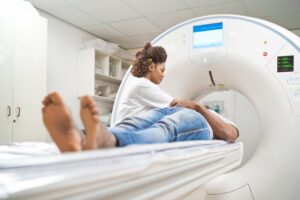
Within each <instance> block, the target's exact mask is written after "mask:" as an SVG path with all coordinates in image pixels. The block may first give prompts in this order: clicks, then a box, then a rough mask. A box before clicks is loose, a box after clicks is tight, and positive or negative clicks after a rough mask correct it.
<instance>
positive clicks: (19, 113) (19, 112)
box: [17, 107, 21, 117]
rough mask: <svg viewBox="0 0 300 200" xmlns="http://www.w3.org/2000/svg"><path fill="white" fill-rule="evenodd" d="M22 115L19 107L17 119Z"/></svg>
mask: <svg viewBox="0 0 300 200" xmlns="http://www.w3.org/2000/svg"><path fill="white" fill-rule="evenodd" d="M20 115H21V108H20V107H17V117H20Z"/></svg>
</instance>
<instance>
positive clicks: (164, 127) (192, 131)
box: [110, 107, 210, 146]
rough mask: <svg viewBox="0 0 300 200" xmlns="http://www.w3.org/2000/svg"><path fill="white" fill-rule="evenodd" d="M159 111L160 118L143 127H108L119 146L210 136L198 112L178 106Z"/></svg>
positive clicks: (204, 121) (207, 137)
mask: <svg viewBox="0 0 300 200" xmlns="http://www.w3.org/2000/svg"><path fill="white" fill-rule="evenodd" d="M159 111H160V112H161V113H162V117H161V118H160V120H158V121H156V122H155V123H152V125H151V126H148V127H145V128H144V129H127V130H126V129H122V130H121V129H114V128H112V129H110V131H111V132H112V133H113V134H114V135H115V136H116V137H117V138H118V141H119V146H126V145H129V144H153V143H166V142H175V141H186V140H207V139H209V138H210V132H209V128H208V123H207V121H206V120H205V119H204V118H203V116H202V115H201V114H200V113H198V112H196V111H194V110H190V109H186V108H178V107H175V108H174V107H172V108H168V109H162V110H159ZM152 114H154V113H152Z"/></svg>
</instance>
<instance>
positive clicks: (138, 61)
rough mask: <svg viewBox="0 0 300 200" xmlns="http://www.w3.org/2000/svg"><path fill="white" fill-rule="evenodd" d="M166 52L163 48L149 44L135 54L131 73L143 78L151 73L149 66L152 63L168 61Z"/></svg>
mask: <svg viewBox="0 0 300 200" xmlns="http://www.w3.org/2000/svg"><path fill="white" fill-rule="evenodd" d="M167 56H168V55H167V53H166V50H165V49H164V48H163V47H161V46H154V47H153V46H151V44H150V43H149V42H147V43H146V44H145V46H144V48H143V49H142V50H140V51H138V52H137V53H136V54H135V58H134V59H133V61H132V68H131V73H132V74H133V76H136V77H143V76H145V75H146V74H147V72H148V71H149V65H151V64H152V63H154V64H159V63H164V62H166V60H167Z"/></svg>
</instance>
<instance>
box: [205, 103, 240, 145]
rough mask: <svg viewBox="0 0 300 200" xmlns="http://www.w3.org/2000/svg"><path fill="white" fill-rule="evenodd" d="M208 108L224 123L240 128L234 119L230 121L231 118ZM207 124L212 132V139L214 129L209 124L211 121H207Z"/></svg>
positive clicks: (211, 137)
mask: <svg viewBox="0 0 300 200" xmlns="http://www.w3.org/2000/svg"><path fill="white" fill-rule="evenodd" d="M208 110H209V111H210V112H211V113H212V114H214V115H215V116H217V117H218V118H219V119H221V120H222V121H223V122H224V123H226V124H230V125H232V126H234V127H235V128H236V129H238V128H237V126H236V125H235V124H234V123H233V122H232V121H230V120H229V119H227V118H225V117H223V116H222V115H220V114H219V113H217V112H215V111H214V110H211V109H208ZM207 124H208V128H209V132H210V139H211V140H212V139H213V138H214V133H213V130H212V128H211V126H210V125H209V123H207Z"/></svg>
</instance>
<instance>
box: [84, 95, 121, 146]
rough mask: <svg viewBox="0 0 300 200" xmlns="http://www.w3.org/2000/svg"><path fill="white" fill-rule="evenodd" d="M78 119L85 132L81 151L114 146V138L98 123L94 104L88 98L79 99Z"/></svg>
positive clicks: (97, 113) (90, 98)
mask: <svg viewBox="0 0 300 200" xmlns="http://www.w3.org/2000/svg"><path fill="white" fill-rule="evenodd" d="M80 117H81V120H82V122H83V125H84V127H85V131H86V141H85V144H83V149H97V148H106V147H114V146H116V139H115V137H114V136H113V135H112V134H110V133H109V132H108V131H107V129H106V127H105V126H103V125H102V124H101V122H100V117H99V112H98V109H97V105H96V102H95V101H94V100H93V99H92V97H90V96H83V97H81V98H80Z"/></svg>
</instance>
